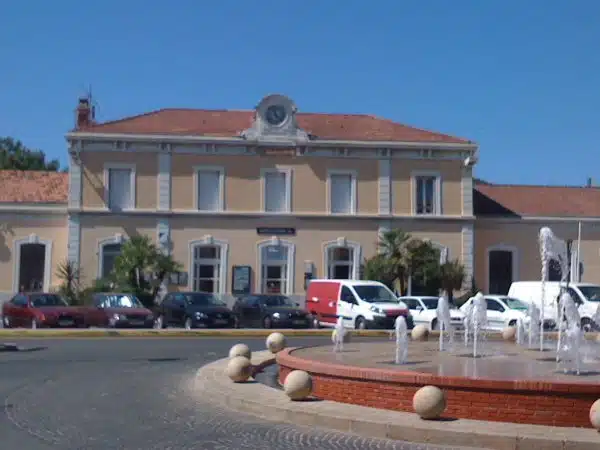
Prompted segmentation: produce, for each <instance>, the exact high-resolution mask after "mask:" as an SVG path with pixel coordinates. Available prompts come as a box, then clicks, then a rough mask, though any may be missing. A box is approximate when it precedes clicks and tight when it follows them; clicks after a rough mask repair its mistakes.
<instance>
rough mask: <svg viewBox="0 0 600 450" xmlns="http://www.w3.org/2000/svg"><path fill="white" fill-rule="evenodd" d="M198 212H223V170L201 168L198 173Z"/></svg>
mask: <svg viewBox="0 0 600 450" xmlns="http://www.w3.org/2000/svg"><path fill="white" fill-rule="evenodd" d="M196 179H197V184H196V193H197V197H196V198H197V200H198V202H197V203H198V204H197V208H198V211H222V210H223V195H224V193H223V181H224V173H223V169H221V168H210V167H206V168H204V167H203V168H199V169H197V171H196Z"/></svg>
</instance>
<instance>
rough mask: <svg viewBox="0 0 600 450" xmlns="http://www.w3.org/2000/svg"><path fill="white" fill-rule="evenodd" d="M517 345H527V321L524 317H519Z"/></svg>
mask: <svg viewBox="0 0 600 450" xmlns="http://www.w3.org/2000/svg"><path fill="white" fill-rule="evenodd" d="M516 342H517V345H520V346H523V345H525V323H524V322H523V318H522V317H521V318H519V319H517V336H516Z"/></svg>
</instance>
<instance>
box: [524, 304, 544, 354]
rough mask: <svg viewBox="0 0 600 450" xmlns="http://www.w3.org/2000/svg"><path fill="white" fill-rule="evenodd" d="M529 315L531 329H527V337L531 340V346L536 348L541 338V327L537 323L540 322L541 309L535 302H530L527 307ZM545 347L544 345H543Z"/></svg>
mask: <svg viewBox="0 0 600 450" xmlns="http://www.w3.org/2000/svg"><path fill="white" fill-rule="evenodd" d="M527 316H528V317H529V327H528V328H529V329H528V330H527V335H528V336H527V339H528V341H529V348H534V346H535V345H536V343H537V341H538V340H539V339H540V328H538V326H537V324H538V323H539V322H540V310H539V308H538V307H537V306H536V305H534V304H533V303H530V304H529V307H528V308H527ZM541 348H542V349H543V347H541Z"/></svg>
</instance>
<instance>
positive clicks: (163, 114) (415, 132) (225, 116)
mask: <svg viewBox="0 0 600 450" xmlns="http://www.w3.org/2000/svg"><path fill="white" fill-rule="evenodd" d="M254 114H255V111H232V110H206V109H160V110H157V111H152V112H149V113H146V114H141V115H137V116H132V117H126V118H123V119H120V120H114V121H110V122H104V123H95V124H92V125H89V126H86V127H83V128H79V129H78V130H77V131H87V132H98V133H125V134H175V135H198V136H215V137H238V136H240V133H241V132H242V131H244V130H246V129H247V128H249V127H250V126H251V124H252V120H253V117H254ZM296 118H297V120H298V125H299V126H300V128H302V129H304V130H305V131H306V132H308V133H310V134H311V135H313V136H316V138H317V139H329V140H348V141H402V142H445V143H458V144H467V143H471V141H468V140H466V139H461V138H457V137H453V136H449V135H446V134H442V133H437V132H433V131H426V130H422V129H419V128H414V127H410V126H407V125H402V124H400V123H396V122H393V121H391V120H388V119H382V118H379V117H375V116H371V115H364V114H318V113H298V114H297V115H296Z"/></svg>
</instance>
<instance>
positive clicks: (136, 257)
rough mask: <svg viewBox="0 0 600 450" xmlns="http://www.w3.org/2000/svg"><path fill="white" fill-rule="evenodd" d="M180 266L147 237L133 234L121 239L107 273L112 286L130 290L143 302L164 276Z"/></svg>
mask: <svg viewBox="0 0 600 450" xmlns="http://www.w3.org/2000/svg"><path fill="white" fill-rule="evenodd" d="M181 268H182V266H181V264H179V263H178V262H176V261H175V260H174V259H173V258H172V257H171V256H170V255H165V254H163V253H162V252H161V251H160V250H159V249H158V247H157V246H156V245H154V243H153V242H152V241H151V239H150V238H149V237H148V236H134V237H132V238H131V239H129V240H128V241H127V242H125V243H124V244H123V246H122V248H121V254H120V255H119V256H118V257H117V258H116V259H115V265H114V268H113V272H112V274H111V281H112V282H113V283H114V287H115V288H116V289H119V290H123V291H126V292H131V293H133V294H135V295H137V296H138V297H140V300H142V301H144V302H145V303H148V302H149V299H151V300H152V301H153V300H154V298H156V295H157V294H158V290H159V289H160V285H161V284H162V282H163V281H164V280H165V278H166V277H167V276H168V275H169V274H170V273H173V272H178V271H180V270H181Z"/></svg>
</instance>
